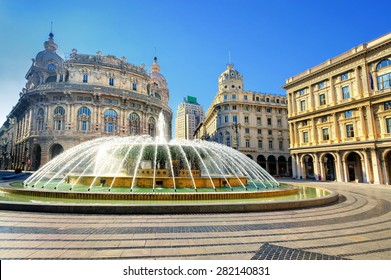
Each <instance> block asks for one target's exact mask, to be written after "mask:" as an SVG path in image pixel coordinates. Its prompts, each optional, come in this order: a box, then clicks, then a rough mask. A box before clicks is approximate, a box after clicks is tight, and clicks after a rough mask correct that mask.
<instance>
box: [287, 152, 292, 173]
mask: <svg viewBox="0 0 391 280" xmlns="http://www.w3.org/2000/svg"><path fill="white" fill-rule="evenodd" d="M287 175H288V176H289V177H290V176H292V157H289V158H288V174H287Z"/></svg>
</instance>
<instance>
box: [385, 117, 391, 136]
mask: <svg viewBox="0 0 391 280" xmlns="http://www.w3.org/2000/svg"><path fill="white" fill-rule="evenodd" d="M386 127H387V133H391V118H388V119H386Z"/></svg>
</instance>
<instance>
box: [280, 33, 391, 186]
mask: <svg viewBox="0 0 391 280" xmlns="http://www.w3.org/2000/svg"><path fill="white" fill-rule="evenodd" d="M283 87H284V88H285V89H286V91H287V96H288V108H289V110H288V111H289V118H288V120H289V127H290V143H291V146H290V149H291V153H292V158H293V176H294V177H296V178H314V179H316V180H336V181H339V182H349V181H357V182H365V183H374V184H379V183H383V184H391V33H389V34H387V35H385V36H382V37H380V38H378V39H375V40H373V41H371V42H369V43H366V44H362V45H359V46H357V47H355V48H353V49H351V50H349V51H347V52H345V53H343V54H341V55H339V56H337V57H334V58H331V59H329V60H328V61H326V62H324V63H322V64H320V65H317V66H315V67H313V68H311V69H309V70H307V71H305V72H304V73H301V74H299V75H297V76H294V77H292V78H289V79H287V81H286V83H285V85H284V86H283Z"/></svg>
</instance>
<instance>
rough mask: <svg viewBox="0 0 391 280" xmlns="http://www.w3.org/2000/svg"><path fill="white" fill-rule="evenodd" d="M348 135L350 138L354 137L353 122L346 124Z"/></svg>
mask: <svg viewBox="0 0 391 280" xmlns="http://www.w3.org/2000/svg"><path fill="white" fill-rule="evenodd" d="M346 137H348V138H351V137H354V130H353V124H347V125H346Z"/></svg>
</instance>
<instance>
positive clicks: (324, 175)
mask: <svg viewBox="0 0 391 280" xmlns="http://www.w3.org/2000/svg"><path fill="white" fill-rule="evenodd" d="M319 167H320V177H321V179H320V180H321V181H326V171H325V169H324V163H323V161H322V159H321V158H319Z"/></svg>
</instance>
